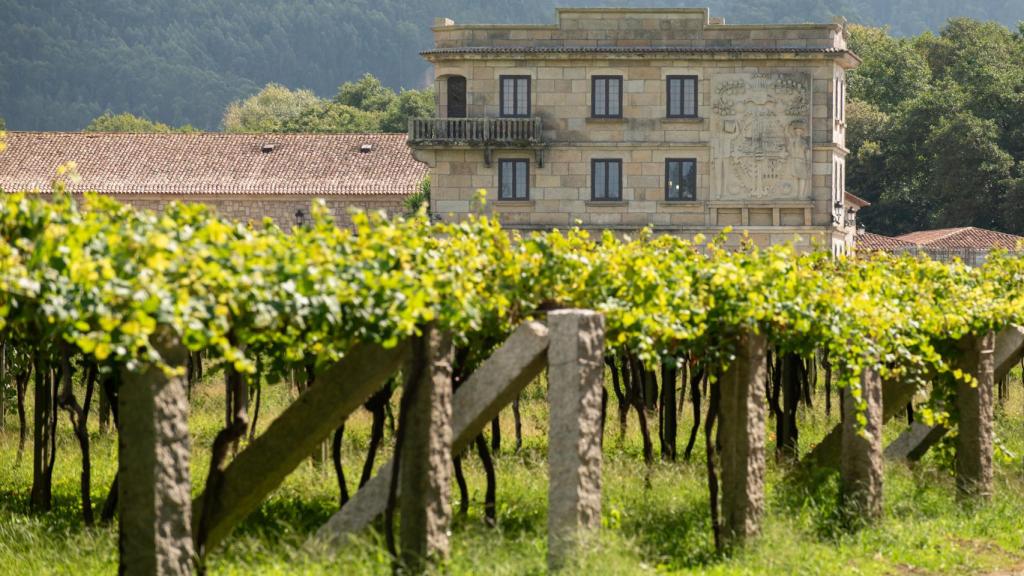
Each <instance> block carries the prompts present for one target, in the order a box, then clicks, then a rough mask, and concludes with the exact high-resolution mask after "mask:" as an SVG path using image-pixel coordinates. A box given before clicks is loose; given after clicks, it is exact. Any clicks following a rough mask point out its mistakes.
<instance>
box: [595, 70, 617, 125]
mask: <svg viewBox="0 0 1024 576" xmlns="http://www.w3.org/2000/svg"><path fill="white" fill-rule="evenodd" d="M590 88H591V90H590V115H591V116H592V117H594V118H622V76H594V77H593V78H592V79H591V86H590Z"/></svg>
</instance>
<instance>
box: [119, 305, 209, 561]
mask: <svg viewBox="0 0 1024 576" xmlns="http://www.w3.org/2000/svg"><path fill="white" fill-rule="evenodd" d="M150 341H151V343H152V344H153V347H154V348H155V349H156V350H157V352H158V353H159V354H160V356H161V357H162V358H163V360H164V362H165V363H166V364H167V365H168V366H170V367H171V368H180V375H175V376H169V375H168V374H166V373H165V372H164V371H163V369H161V368H160V367H157V366H147V367H145V368H144V369H143V370H142V371H141V372H131V371H127V370H125V371H124V375H123V378H122V385H121V388H120V390H119V393H118V404H119V408H120V410H119V416H120V426H119V433H118V482H117V487H118V488H117V490H118V495H117V503H118V514H119V515H120V524H119V529H120V536H119V538H120V551H121V567H120V573H121V574H127V575H129V576H131V575H135V574H139V575H143V574H145V575H152V574H157V575H179V574H191V572H192V559H193V547H192V494H191V487H192V482H191V477H190V475H189V463H190V459H191V448H190V445H189V434H188V398H187V387H188V384H187V382H186V379H185V370H184V367H185V363H186V360H187V357H188V351H187V350H186V349H185V347H184V346H182V345H181V343H180V342H179V340H178V336H177V335H176V334H175V333H174V332H173V330H171V329H170V328H169V327H167V326H163V325H162V326H159V327H158V328H157V331H156V332H155V333H154V334H153V335H152V337H151V338H150Z"/></svg>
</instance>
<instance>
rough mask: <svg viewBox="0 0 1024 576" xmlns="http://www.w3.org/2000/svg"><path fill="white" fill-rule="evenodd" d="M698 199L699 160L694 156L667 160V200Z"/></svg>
mask: <svg viewBox="0 0 1024 576" xmlns="http://www.w3.org/2000/svg"><path fill="white" fill-rule="evenodd" d="M696 199H697V161H696V160H695V159H693V158H668V159H666V160H665V200H667V201H669V202H676V201H686V200H691V201H692V200H696Z"/></svg>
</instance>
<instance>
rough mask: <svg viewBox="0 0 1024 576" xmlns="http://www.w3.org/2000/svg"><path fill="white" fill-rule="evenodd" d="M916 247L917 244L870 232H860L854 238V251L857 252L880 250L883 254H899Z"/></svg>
mask: <svg viewBox="0 0 1024 576" xmlns="http://www.w3.org/2000/svg"><path fill="white" fill-rule="evenodd" d="M916 246H917V244H914V243H913V242H907V241H906V240H900V239H899V238H893V237H892V236H883V235H881V234H873V233H871V232H861V233H859V234H857V236H856V249H857V250H858V251H868V252H877V251H879V250H881V251H885V252H899V251H902V250H907V249H912V248H914V247H916Z"/></svg>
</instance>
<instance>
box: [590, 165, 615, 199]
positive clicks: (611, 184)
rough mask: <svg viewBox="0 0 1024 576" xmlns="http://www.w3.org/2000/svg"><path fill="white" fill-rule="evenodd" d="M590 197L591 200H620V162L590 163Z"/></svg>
mask: <svg viewBox="0 0 1024 576" xmlns="http://www.w3.org/2000/svg"><path fill="white" fill-rule="evenodd" d="M590 197H591V199H593V200H622V160H612V159H596V158H595V159H594V160H591V161H590Z"/></svg>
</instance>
